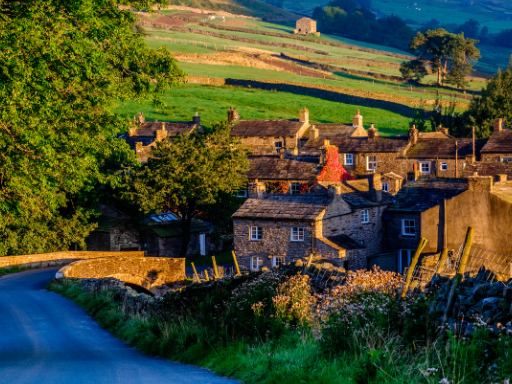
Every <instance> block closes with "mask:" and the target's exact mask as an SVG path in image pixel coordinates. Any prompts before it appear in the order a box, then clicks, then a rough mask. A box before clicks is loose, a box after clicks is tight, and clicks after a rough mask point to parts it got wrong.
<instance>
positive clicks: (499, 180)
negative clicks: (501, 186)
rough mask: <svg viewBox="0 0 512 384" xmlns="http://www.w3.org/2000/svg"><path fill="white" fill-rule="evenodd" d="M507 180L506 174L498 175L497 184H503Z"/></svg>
mask: <svg viewBox="0 0 512 384" xmlns="http://www.w3.org/2000/svg"><path fill="white" fill-rule="evenodd" d="M507 180H508V175H507V174H506V173H500V174H499V175H498V182H500V183H505V182H506V181H507Z"/></svg>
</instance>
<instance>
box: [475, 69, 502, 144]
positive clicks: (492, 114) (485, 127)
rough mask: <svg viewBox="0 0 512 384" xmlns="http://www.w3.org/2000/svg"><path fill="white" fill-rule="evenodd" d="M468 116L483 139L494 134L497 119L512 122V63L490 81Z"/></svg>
mask: <svg viewBox="0 0 512 384" xmlns="http://www.w3.org/2000/svg"><path fill="white" fill-rule="evenodd" d="M467 116H468V119H467V120H468V122H469V123H470V124H471V125H475V127H476V128H477V133H478V135H479V136H481V137H488V136H489V135H490V134H491V133H492V129H493V123H494V121H495V119H497V118H504V119H505V121H506V122H507V124H510V123H511V122H512V61H511V62H510V64H509V65H508V67H507V68H506V69H505V70H504V71H502V70H499V71H498V73H497V74H496V75H495V76H494V77H493V78H492V79H491V80H489V82H488V83H487V86H486V87H485V88H484V89H483V90H482V93H481V94H480V96H477V97H475V98H474V99H473V100H472V102H471V105H470V107H469V111H468V112H467ZM468 125H469V124H468Z"/></svg>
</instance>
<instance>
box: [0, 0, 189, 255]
mask: <svg viewBox="0 0 512 384" xmlns="http://www.w3.org/2000/svg"><path fill="white" fill-rule="evenodd" d="M49 15H51V16H49ZM134 21H135V20H134V16H133V15H132V14H131V13H129V12H125V11H121V10H119V9H118V7H117V3H116V2H115V1H113V0H73V1H68V0H27V1H5V0H1V1H0V146H1V148H2V150H1V152H0V254H17V253H35V252H44V251H52V250H57V249H67V248H69V247H82V246H83V245H84V238H85V236H86V235H87V234H88V233H89V232H90V231H91V230H92V229H93V228H94V226H95V224H94V214H95V211H94V210H93V208H94V207H95V205H96V201H97V199H98V198H99V196H100V194H101V193H102V192H104V191H105V190H108V189H110V188H111V187H113V186H116V185H118V184H119V181H120V180H119V179H118V178H117V177H116V176H115V172H116V170H117V169H118V168H119V167H120V166H121V164H120V163H122V162H130V161H131V160H132V159H133V157H132V155H131V154H130V151H129V149H128V147H127V146H126V145H125V144H123V143H120V142H118V141H117V139H116V138H115V136H116V134H117V133H118V132H119V131H120V130H121V129H123V127H122V126H123V123H122V121H121V120H120V119H118V117H116V116H115V115H113V114H112V113H109V112H108V111H109V108H110V107H112V105H113V104H114V103H115V101H116V100H118V99H119V98H128V97H136V96H138V95H142V94H144V93H147V92H154V91H163V90H165V89H168V87H169V86H170V85H171V84H172V83H174V82H176V81H177V80H179V79H180V78H181V76H182V73H181V71H179V70H178V68H177V67H176V64H175V62H174V60H173V59H172V57H171V56H170V54H169V52H168V51H166V50H165V49H160V50H158V51H152V50H148V49H147V48H146V47H145V45H144V40H143V37H142V36H141V34H140V33H139V32H138V31H137V30H136V29H135V28H134Z"/></svg>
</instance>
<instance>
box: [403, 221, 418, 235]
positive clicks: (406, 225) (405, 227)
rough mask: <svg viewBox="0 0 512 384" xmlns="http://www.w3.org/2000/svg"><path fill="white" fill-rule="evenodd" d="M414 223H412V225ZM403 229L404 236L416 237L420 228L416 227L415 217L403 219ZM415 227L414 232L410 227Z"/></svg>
mask: <svg viewBox="0 0 512 384" xmlns="http://www.w3.org/2000/svg"><path fill="white" fill-rule="evenodd" d="M411 223H412V225H411ZM401 228H402V229H401V231H400V233H401V234H402V236H407V237H416V235H417V232H418V231H417V230H418V228H417V227H416V220H415V219H402V225H401ZM411 228H413V229H414V233H412V232H411V231H410V229H411Z"/></svg>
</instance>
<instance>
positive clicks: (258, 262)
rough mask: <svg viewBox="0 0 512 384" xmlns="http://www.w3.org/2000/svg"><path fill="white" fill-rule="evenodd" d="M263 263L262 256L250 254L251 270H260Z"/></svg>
mask: <svg viewBox="0 0 512 384" xmlns="http://www.w3.org/2000/svg"><path fill="white" fill-rule="evenodd" d="M255 261H256V265H255V264H254V262H255ZM263 263H264V260H263V257H261V256H252V257H251V271H253V272H258V271H260V270H261V268H262V267H263Z"/></svg>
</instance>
